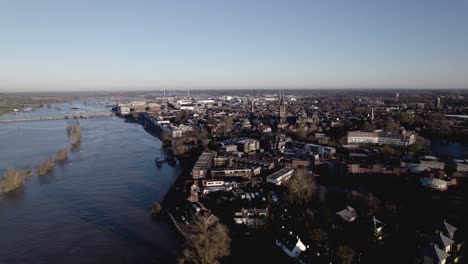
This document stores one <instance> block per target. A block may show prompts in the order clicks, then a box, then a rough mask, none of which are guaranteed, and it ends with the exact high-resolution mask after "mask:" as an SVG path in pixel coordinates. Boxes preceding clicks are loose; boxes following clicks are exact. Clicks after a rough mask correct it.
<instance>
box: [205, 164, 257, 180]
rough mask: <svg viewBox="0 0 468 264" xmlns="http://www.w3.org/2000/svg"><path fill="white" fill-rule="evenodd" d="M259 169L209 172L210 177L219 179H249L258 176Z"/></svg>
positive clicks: (229, 169) (226, 169)
mask: <svg viewBox="0 0 468 264" xmlns="http://www.w3.org/2000/svg"><path fill="white" fill-rule="evenodd" d="M261 169H262V168H261V167H254V168H222V169H221V168H217V169H213V170H211V177H213V178H221V177H243V178H250V177H253V176H256V175H259V174H260V172H261Z"/></svg>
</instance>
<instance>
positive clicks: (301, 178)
mask: <svg viewBox="0 0 468 264" xmlns="http://www.w3.org/2000/svg"><path fill="white" fill-rule="evenodd" d="M285 187H286V197H285V198H286V200H287V201H289V202H290V203H295V204H305V203H308V202H310V201H311V200H312V196H313V194H314V192H315V189H316V187H317V186H316V183H315V180H314V178H313V176H312V175H311V174H310V173H308V171H307V170H305V169H302V170H297V171H296V172H295V173H294V175H293V176H292V177H291V179H289V180H288V181H287V182H286V184H285Z"/></svg>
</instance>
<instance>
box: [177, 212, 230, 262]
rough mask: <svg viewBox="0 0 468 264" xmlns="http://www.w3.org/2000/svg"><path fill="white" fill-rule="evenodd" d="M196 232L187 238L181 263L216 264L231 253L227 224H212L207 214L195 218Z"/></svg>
mask: <svg viewBox="0 0 468 264" xmlns="http://www.w3.org/2000/svg"><path fill="white" fill-rule="evenodd" d="M193 225H194V229H195V232H194V234H193V235H192V237H190V238H189V239H187V241H186V243H185V249H184V250H183V256H182V257H181V258H180V259H179V263H197V264H216V263H219V261H220V259H221V258H223V257H226V256H229V254H231V249H230V245H231V238H230V237H229V235H228V230H227V228H226V226H225V225H223V224H221V223H219V222H215V223H214V224H210V221H208V217H207V216H197V217H196V218H195V219H194V223H193Z"/></svg>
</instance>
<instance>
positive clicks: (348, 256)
mask: <svg viewBox="0 0 468 264" xmlns="http://www.w3.org/2000/svg"><path fill="white" fill-rule="evenodd" d="M355 255H356V253H355V252H354V250H353V249H352V248H350V247H349V246H347V245H343V246H339V247H338V248H337V249H336V252H335V256H336V259H337V260H338V262H339V263H341V264H351V263H353V259H354V256H355Z"/></svg>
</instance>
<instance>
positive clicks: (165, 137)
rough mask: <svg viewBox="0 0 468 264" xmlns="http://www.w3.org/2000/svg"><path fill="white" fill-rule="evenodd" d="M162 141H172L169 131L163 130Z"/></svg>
mask: <svg viewBox="0 0 468 264" xmlns="http://www.w3.org/2000/svg"><path fill="white" fill-rule="evenodd" d="M161 141H162V142H169V141H171V136H170V135H169V133H168V132H166V131H163V132H162V133H161Z"/></svg>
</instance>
